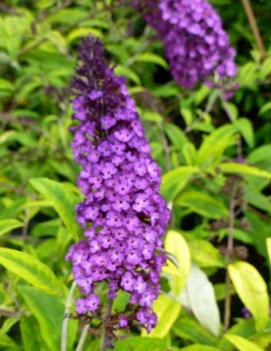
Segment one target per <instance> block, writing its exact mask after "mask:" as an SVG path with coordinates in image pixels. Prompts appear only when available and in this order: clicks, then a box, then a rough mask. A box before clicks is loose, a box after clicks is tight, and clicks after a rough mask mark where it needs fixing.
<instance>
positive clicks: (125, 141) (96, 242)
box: [67, 37, 170, 331]
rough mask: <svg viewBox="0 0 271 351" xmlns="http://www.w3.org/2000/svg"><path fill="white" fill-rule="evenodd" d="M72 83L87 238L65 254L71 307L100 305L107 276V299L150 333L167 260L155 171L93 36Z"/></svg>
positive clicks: (119, 82) (165, 214) (129, 103)
mask: <svg viewBox="0 0 271 351" xmlns="http://www.w3.org/2000/svg"><path fill="white" fill-rule="evenodd" d="M73 88H74V92H75V95H76V97H75V99H74V101H73V108H74V111H75V114H74V116H73V118H74V119H75V120H77V125H76V126H73V127H72V132H73V135H74V139H73V152H74V157H75V160H76V162H77V163H78V164H80V165H81V167H82V170H81V173H80V175H79V178H78V186H79V188H80V189H81V191H82V193H83V194H84V195H85V199H84V201H83V202H82V203H80V204H79V205H78V206H77V218H78V222H79V223H80V225H81V226H82V228H83V229H84V236H85V239H84V240H81V241H80V242H78V243H77V244H75V245H73V246H72V247H71V248H70V250H69V253H68V255H67V259H68V260H70V261H72V265H73V274H74V279H75V281H76V282H77V285H78V287H79V288H80V291H81V293H82V295H83V297H82V298H81V299H79V300H78V301H77V312H78V313H79V314H85V313H88V312H94V311H98V310H99V308H100V300H99V297H98V296H97V295H96V294H95V288H96V287H97V284H99V282H102V281H106V282H107V284H108V288H109V291H108V297H109V299H114V297H115V296H116V293H117V291H118V290H119V289H122V290H125V291H126V292H128V293H129V294H130V304H129V309H130V311H126V314H127V317H129V316H131V313H134V315H137V318H136V319H137V321H138V322H139V323H140V324H141V325H142V326H144V327H145V328H146V329H147V330H148V331H150V330H151V329H152V328H153V327H154V326H155V324H156V316H155V314H154V313H153V312H152V304H153V301H154V300H155V299H156V298H157V296H158V294H159V290H160V285H159V283H158V280H159V279H158V278H159V275H160V273H161V269H162V266H163V264H164V263H165V261H166V255H165V253H164V252H163V249H162V238H163V235H164V233H165V230H166V228H167V226H168V223H169V220H170V211H169V209H168V207H167V204H166V202H165V200H164V199H163V198H162V197H161V195H160V182H161V172H160V169H159V167H158V165H157V164H156V163H155V162H154V160H153V159H152V158H151V155H150V146H149V142H148V140H147V139H146V137H145V136H144V130H143V127H142V125H141V122H140V119H139V115H138V113H137V111H136V107H135V103H134V101H133V99H132V98H131V97H130V95H129V92H128V90H127V88H126V86H125V80H124V79H123V78H121V77H117V76H115V74H114V72H113V70H111V69H110V68H109V67H108V65H107V63H106V60H105V54H104V49H103V46H102V44H101V43H100V42H99V41H98V40H96V39H94V38H92V37H87V38H85V39H84V40H83V42H82V45H81V47H80V50H79V67H78V68H77V75H76V77H75V79H74V81H73ZM133 305H134V306H133ZM131 306H133V307H132V308H131ZM127 320H128V319H126V316H125V313H124V314H122V316H121V318H120V319H119V326H120V327H122V328H123V327H126V326H127V325H128V322H127Z"/></svg>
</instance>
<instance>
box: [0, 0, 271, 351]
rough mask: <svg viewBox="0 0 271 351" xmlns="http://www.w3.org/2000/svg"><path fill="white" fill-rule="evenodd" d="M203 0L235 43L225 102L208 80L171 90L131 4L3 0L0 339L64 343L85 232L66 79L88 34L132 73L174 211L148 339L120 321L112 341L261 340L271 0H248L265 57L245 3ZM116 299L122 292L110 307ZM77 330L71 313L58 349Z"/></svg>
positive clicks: (268, 336) (129, 346)
mask: <svg viewBox="0 0 271 351" xmlns="http://www.w3.org/2000/svg"><path fill="white" fill-rule="evenodd" d="M211 2H212V3H213V5H214V6H215V7H216V9H217V11H218V12H219V13H220V15H221V16H222V19H223V22H224V26H225V29H226V30H227V31H228V33H229V35H230V37H231V42H232V45H233V46H234V47H235V48H236V50H237V53H238V55H237V63H238V68H239V72H238V77H237V79H236V80H237V82H238V84H239V89H238V91H237V92H236V94H235V96H234V97H233V98H232V99H231V100H230V101H225V100H224V98H223V96H222V94H221V93H220V92H219V91H217V90H215V89H209V88H207V87H205V86H203V85H199V86H197V87H196V88H195V89H193V90H192V91H188V90H184V89H182V88H181V87H178V86H177V85H176V84H175V83H174V82H173V81H172V78H171V76H170V72H169V70H168V65H167V62H166V60H165V57H164V54H163V49H162V45H161V43H160V42H159V40H158V39H157V37H156V34H155V33H154V31H153V30H151V29H150V28H149V27H148V26H146V24H145V23H144V21H143V19H142V16H141V15H140V14H139V13H135V12H133V11H132V9H131V7H130V6H129V1H118V0H114V1H108V0H104V1H101V0H98V1H94V0H74V1H72V0H70V1H69V0H66V1H65V0H62V1H61V0H58V1H57V0H36V1H34V0H10V1H8V0H6V1H5V0H4V1H3V0H2V1H1V3H0V241H1V248H0V265H1V270H0V274H1V283H0V323H1V324H0V326H1V329H0V349H1V350H3V351H15V350H16V351H17V350H26V351H36V350H41V351H47V350H50V351H54V350H59V349H60V339H61V325H62V321H63V316H64V305H65V301H66V299H67V295H68V290H69V289H70V286H71V284H72V275H71V267H70V265H69V264H68V263H66V261H65V254H66V253H67V249H68V246H69V245H70V244H71V243H72V242H75V241H76V240H78V238H80V236H81V231H80V228H79V227H78V225H77V223H76V219H75V214H74V206H75V204H76V203H77V202H78V201H79V198H80V194H79V193H78V190H77V188H76V177H77V174H78V171H79V169H78V166H77V165H76V164H75V163H74V162H73V159H72V153H71V147H70V142H71V136H70V133H69V126H70V124H71V119H70V117H71V114H72V111H71V104H70V101H71V91H70V85H69V84H70V79H71V77H72V75H73V70H74V66H75V64H76V48H77V45H78V43H79V41H80V38H82V37H84V36H86V35H88V34H92V35H94V36H97V37H98V38H100V39H101V40H102V41H103V42H104V43H105V46H106V48H107V52H108V55H109V57H110V58H111V60H112V62H114V63H115V72H116V73H117V74H120V75H124V76H125V77H126V78H127V83H128V85H129V90H130V92H131V94H132V95H133V97H134V98H135V100H136V102H137V105H138V109H139V111H140V114H141V117H142V121H143V123H144V126H145V130H146V133H147V135H148V137H149V139H150V142H151V146H152V153H153V157H154V158H155V159H156V160H157V162H158V163H159V164H160V166H161V167H162V169H163V174H164V176H163V182H162V193H163V195H164V196H165V197H166V199H167V200H168V202H169V204H170V206H171V207H172V209H173V218H172V223H171V227H170V230H169V232H168V234H167V236H166V241H165V246H166V250H167V251H168V252H169V254H170V256H171V257H172V260H169V263H168V265H167V266H166V267H165V269H164V273H163V292H162V294H161V296H160V297H159V299H158V301H157V302H156V303H155V309H156V311H157V313H158V315H159V323H158V326H157V328H156V329H155V330H154V331H153V332H152V334H151V335H149V336H146V335H144V334H141V333H140V331H139V330H136V329H135V330H134V331H133V333H132V334H131V335H129V337H128V339H125V340H122V336H123V335H122V334H120V335H119V337H120V340H119V341H117V343H116V347H115V349H116V350H119V351H120V350H121V351H126V350H127V351H128V350H134V351H140V350H144V351H145V350H148V351H166V350H168V351H169V350H172V351H177V350H187V351H197V350H199V351H205V350H206V351H216V350H222V351H231V350H241V351H259V350H270V349H271V320H270V317H269V293H268V291H270V287H271V284H270V256H271V239H270V238H271V203H270V195H271V187H270V182H271V137H270V135H271V99H270V95H271V89H270V88H271V79H270V78H271V47H270V39H271V27H270V14H271V2H270V1H268V0H261V1H260V0H258V1H256V0H253V1H251V4H252V7H253V10H254V13H255V16H256V19H257V22H258V25H259V30H260V33H261V35H262V38H263V41H264V45H265V50H266V53H265V54H264V55H262V54H261V53H260V52H259V51H258V49H257V46H256V44H255V38H254V37H253V34H252V31H251V28H250V27H249V24H248V20H247V17H246V14H245V11H244V9H243V5H242V1H232V0H212V1H211ZM173 261H174V262H175V263H174V264H173V263H172V262H173ZM76 294H78V292H76ZM126 303H127V301H126V300H125V296H123V295H122V294H120V296H118V298H117V301H116V302H115V305H114V309H115V310H116V311H121V309H122V308H124V307H125V304H126ZM244 306H245V307H246V309H247V310H246V311H245V313H244V311H243V308H244ZM67 308H69V306H66V309H67ZM71 310H72V311H73V308H72V309H71ZM242 311H243V312H242ZM248 311H249V313H248ZM92 327H94V326H92ZM82 330H83V331H84V330H85V329H84V321H80V320H79V321H78V320H70V322H69V333H68V335H69V336H68V345H67V349H68V350H80V348H76V345H77V344H78V340H79V339H80V335H82ZM90 330H92V329H90ZM83 349H84V350H93V351H95V350H98V349H99V336H97V335H95V334H94V333H92V332H89V333H88V336H87V340H86V344H85V346H84V348H83ZM81 350H82V348H81Z"/></svg>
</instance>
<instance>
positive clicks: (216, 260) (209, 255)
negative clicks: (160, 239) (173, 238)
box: [185, 234, 225, 268]
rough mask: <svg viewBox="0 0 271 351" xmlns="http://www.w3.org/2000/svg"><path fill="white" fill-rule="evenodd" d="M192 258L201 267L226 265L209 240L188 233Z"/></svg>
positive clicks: (187, 239)
mask: <svg viewBox="0 0 271 351" xmlns="http://www.w3.org/2000/svg"><path fill="white" fill-rule="evenodd" d="M185 239H186V241H187V243H188V246H189V249H190V252H191V257H192V260H193V261H194V262H195V263H196V264H197V265H199V266H200V267H221V268H223V267H224V266H225V262H224V260H223V257H222V256H221V254H220V252H219V251H218V249H216V248H215V247H214V246H213V245H212V244H211V243H209V242H208V241H207V240H201V239H197V238H195V237H193V236H191V235H189V234H188V235H186V236H185Z"/></svg>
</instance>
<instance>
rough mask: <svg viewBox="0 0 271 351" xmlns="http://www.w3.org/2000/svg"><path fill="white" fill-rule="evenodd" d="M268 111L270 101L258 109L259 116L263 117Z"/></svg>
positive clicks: (270, 107)
mask: <svg viewBox="0 0 271 351" xmlns="http://www.w3.org/2000/svg"><path fill="white" fill-rule="evenodd" d="M269 110H271V101H269V102H267V103H266V104H264V105H263V106H262V107H261V108H260V111H259V116H262V115H264V114H265V113H266V112H269Z"/></svg>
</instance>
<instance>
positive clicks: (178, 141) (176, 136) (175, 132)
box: [163, 123, 190, 152]
mask: <svg viewBox="0 0 271 351" xmlns="http://www.w3.org/2000/svg"><path fill="white" fill-rule="evenodd" d="M163 127H164V129H165V132H166V134H167V136H168V137H169V139H170V141H171V143H172V144H173V145H175V146H176V148H177V149H178V150H179V151H181V152H183V147H184V145H185V144H190V142H189V140H188V138H187V136H186V135H185V134H184V132H183V131H182V130H181V129H180V128H179V127H178V126H176V125H175V124H173V123H165V124H164V126H163Z"/></svg>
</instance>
